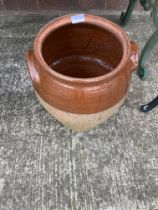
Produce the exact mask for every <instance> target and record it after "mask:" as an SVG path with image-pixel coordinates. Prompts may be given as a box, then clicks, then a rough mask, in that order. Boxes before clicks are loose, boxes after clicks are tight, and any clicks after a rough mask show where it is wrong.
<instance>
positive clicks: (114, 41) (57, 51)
mask: <svg viewBox="0 0 158 210" xmlns="http://www.w3.org/2000/svg"><path fill="white" fill-rule="evenodd" d="M27 63H28V69H29V75H30V77H31V80H32V83H33V86H34V90H35V93H36V95H37V97H38V99H39V101H40V103H41V104H42V105H43V107H44V108H45V109H46V110H47V111H48V112H49V113H50V114H51V115H53V116H54V117H55V118H56V119H57V120H58V121H60V122H61V123H62V124H63V125H65V126H67V127H69V128H71V129H72V130H75V131H86V130H89V129H91V128H93V127H96V126H97V125H98V124H100V123H101V122H103V121H105V120H107V119H108V118H109V117H110V116H112V115H113V114H114V113H116V112H117V111H118V110H119V107H120V106H121V105H122V104H123V102H124V100H125V98H126V96H127V93H128V89H129V85H130V81H131V76H132V73H133V71H134V70H135V69H136V67H137V65H138V46H137V44H136V43H135V42H133V41H130V39H129V37H128V35H127V33H126V32H125V31H124V30H123V29H121V28H120V27H119V26H118V25H116V24H114V23H113V22H111V21H109V20H107V19H105V18H102V17H98V16H93V15H89V14H72V15H66V16H63V17H60V18H57V19H55V20H53V21H51V22H49V23H48V24H46V25H45V26H44V27H43V28H42V29H41V30H40V31H39V33H38V34H37V36H36V38H35V41H34V47H33V50H29V51H28V53H27Z"/></svg>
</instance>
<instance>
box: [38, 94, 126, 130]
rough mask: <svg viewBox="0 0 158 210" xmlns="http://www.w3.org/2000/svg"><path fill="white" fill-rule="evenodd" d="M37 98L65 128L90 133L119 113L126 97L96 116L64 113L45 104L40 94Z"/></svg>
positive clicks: (95, 114)
mask: <svg viewBox="0 0 158 210" xmlns="http://www.w3.org/2000/svg"><path fill="white" fill-rule="evenodd" d="M35 93H36V95H37V98H38V99H39V101H40V103H41V104H42V106H43V107H44V108H45V109H46V110H47V111H48V112H49V113H50V114H51V115H52V116H53V117H55V118H56V119H57V120H58V121H59V122H61V123H62V124H63V125H64V126H66V127H68V128H70V129H72V130H74V131H77V132H81V131H88V130H90V129H92V128H95V127H96V126H97V125H99V124H100V123H102V122H104V121H105V120H107V119H108V118H109V117H111V116H112V115H113V114H115V113H117V112H118V110H119V108H120V106H121V105H122V104H123V102H124V100H125V98H126V97H124V98H123V99H122V100H121V101H120V102H119V103H117V104H116V105H115V106H113V107H111V108H109V109H106V110H105V111H102V112H98V113H94V114H74V113H69V112H64V111H62V110H59V109H57V108H54V107H53V106H51V105H49V104H48V103H47V102H45V101H44V100H43V99H42V98H41V97H40V96H39V95H38V94H37V92H35Z"/></svg>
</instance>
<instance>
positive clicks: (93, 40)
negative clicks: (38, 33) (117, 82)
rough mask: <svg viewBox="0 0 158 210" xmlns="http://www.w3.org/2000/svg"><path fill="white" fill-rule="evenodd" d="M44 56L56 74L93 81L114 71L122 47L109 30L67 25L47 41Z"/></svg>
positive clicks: (87, 24)
mask: <svg viewBox="0 0 158 210" xmlns="http://www.w3.org/2000/svg"><path fill="white" fill-rule="evenodd" d="M42 56H43V58H44V60H45V62H46V63H47V65H48V66H50V67H51V68H52V69H53V70H54V71H56V72H58V73H61V74H63V75H66V76H69V77H75V78H93V77H98V76H102V75H104V74H107V73H109V72H111V71H113V70H114V69H115V68H116V67H117V66H118V65H119V63H120V61H121V59H122V56H123V48H122V44H121V42H120V40H119V39H118V38H117V37H116V36H115V35H114V34H113V33H112V32H110V31H108V30H106V29H104V28H102V27H100V26H97V25H94V24H89V23H79V24H67V25H65V26H62V27H60V28H58V29H57V30H54V31H52V32H51V33H49V35H48V36H47V37H46V38H45V39H44V42H43V45H42Z"/></svg>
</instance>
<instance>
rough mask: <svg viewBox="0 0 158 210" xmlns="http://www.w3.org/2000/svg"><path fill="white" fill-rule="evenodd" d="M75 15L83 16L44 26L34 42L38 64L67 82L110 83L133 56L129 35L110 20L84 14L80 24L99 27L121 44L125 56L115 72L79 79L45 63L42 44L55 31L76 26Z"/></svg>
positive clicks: (66, 16) (68, 17)
mask: <svg viewBox="0 0 158 210" xmlns="http://www.w3.org/2000/svg"><path fill="white" fill-rule="evenodd" d="M75 15H81V14H78V13H75V14H69V15H64V16H61V17H59V18H56V19H54V20H52V21H50V22H48V23H47V24H46V25H44V26H43V27H42V28H41V30H40V31H39V32H38V33H37V36H36V38H35V41H34V46H33V48H34V55H35V58H36V61H37V63H38V64H39V65H40V66H42V68H43V69H44V70H46V71H47V72H48V73H49V74H50V75H51V76H53V77H56V78H57V79H60V80H64V81H67V82H73V83H74V82H75V83H76V84H77V83H79V84H85V83H96V82H100V81H105V80H106V81H109V80H111V79H112V78H113V77H115V76H116V75H117V74H118V73H120V72H121V71H122V70H123V69H124V67H125V66H126V65H127V64H129V59H130V54H131V44H130V38H129V36H128V34H127V33H126V32H125V31H124V30H123V29H122V28H121V27H119V26H118V25H117V24H115V23H113V22H112V21H110V20H107V19H106V18H103V17H100V16H95V15H90V14H83V15H84V22H80V23H88V24H92V25H94V26H99V27H101V28H103V29H106V30H108V31H110V32H111V33H112V34H113V35H114V36H115V37H116V38H117V39H118V40H119V41H120V43H121V45H122V48H123V56H122V59H121V61H120V62H119V64H118V65H117V67H116V68H114V70H113V71H111V72H109V73H107V74H104V75H102V76H98V77H92V78H77V77H70V76H66V75H64V74H61V73H58V72H57V71H55V70H53V69H52V68H50V67H49V66H48V64H47V63H46V62H45V60H44V58H43V55H42V44H43V42H44V41H45V39H46V38H47V36H48V35H49V34H50V33H52V32H53V31H55V30H57V29H59V28H60V27H62V26H65V25H68V24H74V23H72V19H71V18H72V16H75Z"/></svg>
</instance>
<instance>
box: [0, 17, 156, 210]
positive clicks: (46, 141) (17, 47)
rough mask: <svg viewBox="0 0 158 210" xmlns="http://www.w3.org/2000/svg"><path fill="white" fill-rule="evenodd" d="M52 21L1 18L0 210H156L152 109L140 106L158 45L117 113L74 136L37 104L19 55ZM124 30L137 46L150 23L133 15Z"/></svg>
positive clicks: (150, 86)
mask: <svg viewBox="0 0 158 210" xmlns="http://www.w3.org/2000/svg"><path fill="white" fill-rule="evenodd" d="M52 18H54V16H53V15H48V16H40V15H36V16H27V15H25V16H18V15H17V16H14V17H9V16H8V17H7V18H6V17H5V16H3V17H1V19H0V210H157V209H158V137H157V135H158V117H157V116H158V108H157V109H155V110H153V111H152V112H151V113H149V114H142V113H140V112H139V110H138V107H139V105H140V104H142V103H146V102H148V101H150V100H151V99H152V98H154V97H155V96H156V95H157V94H158V47H157V48H155V49H154V51H153V54H152V56H151V58H150V60H149V62H148V64H147V66H148V67H149V69H150V75H149V77H148V80H147V81H145V82H142V81H140V80H139V79H138V77H137V76H136V75H133V79H132V84H131V88H130V91H129V95H128V98H127V100H126V102H125V104H124V105H123V106H122V108H121V110H120V112H119V113H118V114H116V115H115V116H113V117H112V118H110V119H109V120H108V121H107V122H104V123H103V124H101V125H100V126H99V127H97V128H96V129H93V130H91V131H89V132H85V133H77V134H76V133H74V132H72V131H71V130H68V129H67V128H65V127H63V126H62V125H61V124H59V123H58V122H57V121H56V120H55V119H53V118H52V117H50V116H49V114H48V113H46V111H45V110H44V109H43V108H42V107H41V105H40V104H39V102H38V100H37V99H36V97H35V94H34V92H33V88H32V84H31V81H30V79H29V76H28V73H27V66H26V62H25V53H26V51H27V49H29V48H31V46H32V43H33V40H34V38H35V36H36V33H37V32H38V30H39V29H40V28H41V26H42V25H43V24H45V23H46V22H47V21H48V20H50V19H52ZM114 19H115V20H117V19H118V16H117V17H115V18H114ZM125 30H127V32H128V33H129V35H130V37H131V38H132V39H134V40H135V41H136V42H138V43H139V45H140V47H141V48H142V47H143V46H144V44H145V42H146V41H147V39H148V38H149V37H150V35H151V34H152V32H153V31H154V27H153V25H152V21H151V18H150V17H148V16H133V18H132V20H131V21H130V23H129V24H128V26H127V27H125Z"/></svg>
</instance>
